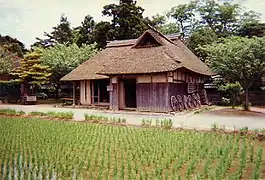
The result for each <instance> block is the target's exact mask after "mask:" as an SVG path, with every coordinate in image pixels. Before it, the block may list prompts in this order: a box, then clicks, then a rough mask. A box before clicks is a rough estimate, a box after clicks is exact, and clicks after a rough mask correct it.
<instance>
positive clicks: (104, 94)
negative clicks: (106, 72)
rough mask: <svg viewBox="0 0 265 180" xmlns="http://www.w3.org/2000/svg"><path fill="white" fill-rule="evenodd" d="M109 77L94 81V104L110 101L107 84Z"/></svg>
mask: <svg viewBox="0 0 265 180" xmlns="http://www.w3.org/2000/svg"><path fill="white" fill-rule="evenodd" d="M108 85H109V80H108V79H100V80H94V81H92V95H91V96H92V101H93V103H94V104H100V103H109V92H108V91H107V86H108Z"/></svg>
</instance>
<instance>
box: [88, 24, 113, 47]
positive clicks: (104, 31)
mask: <svg viewBox="0 0 265 180" xmlns="http://www.w3.org/2000/svg"><path fill="white" fill-rule="evenodd" d="M110 30H111V24H110V23H109V22H105V21H101V22H99V23H97V24H96V26H95V29H94V30H93V40H94V41H95V42H96V43H97V47H98V48H105V47H106V45H107V41H108V40H112V39H113V38H112V37H111V34H110Z"/></svg>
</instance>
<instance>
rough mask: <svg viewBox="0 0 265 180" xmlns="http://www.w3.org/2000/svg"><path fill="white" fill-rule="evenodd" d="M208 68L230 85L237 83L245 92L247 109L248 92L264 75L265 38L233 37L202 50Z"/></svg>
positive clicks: (246, 106) (246, 107)
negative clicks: (205, 54)
mask: <svg viewBox="0 0 265 180" xmlns="http://www.w3.org/2000/svg"><path fill="white" fill-rule="evenodd" d="M204 50H205V51H206V53H207V54H208V56H207V62H208V64H209V65H210V67H211V68H212V69H213V70H214V71H215V72H216V73H218V74H219V75H221V76H222V77H224V78H225V80H226V81H228V82H230V83H235V82H236V81H238V82H239V83H240V84H241V86H242V87H243V88H244V90H245V103H244V107H245V109H246V110H247V109H248V103H249V101H248V91H249V88H250V86H251V85H252V83H253V82H254V81H255V80H256V79H257V77H260V76H264V75H265V38H264V37H263V38H257V37H255V38H242V37H234V38H229V39H224V40H223V42H222V43H214V44H212V45H208V46H206V47H205V48H204Z"/></svg>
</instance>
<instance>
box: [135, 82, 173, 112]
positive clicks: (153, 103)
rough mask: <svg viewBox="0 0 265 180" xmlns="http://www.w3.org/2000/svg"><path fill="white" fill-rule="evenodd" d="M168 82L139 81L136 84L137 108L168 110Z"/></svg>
mask: <svg viewBox="0 0 265 180" xmlns="http://www.w3.org/2000/svg"><path fill="white" fill-rule="evenodd" d="M168 87H169V86H168V83H139V84H137V85H136V101H137V110H139V111H152V112H167V111H169V110H170V104H169V96H168Z"/></svg>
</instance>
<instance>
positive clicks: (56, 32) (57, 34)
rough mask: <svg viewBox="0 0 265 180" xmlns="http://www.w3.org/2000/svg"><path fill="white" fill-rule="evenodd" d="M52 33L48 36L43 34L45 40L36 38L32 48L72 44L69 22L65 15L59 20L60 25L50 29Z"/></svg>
mask: <svg viewBox="0 0 265 180" xmlns="http://www.w3.org/2000/svg"><path fill="white" fill-rule="evenodd" d="M52 29H53V31H52V32H51V33H50V34H49V33H47V32H44V35H45V36H46V37H47V38H46V39H40V38H36V39H37V42H36V43H35V44H34V45H33V46H36V45H37V46H38V45H41V46H43V47H49V46H54V45H55V44H58V43H59V44H71V43H72V42H73V34H72V29H71V26H70V22H69V21H68V20H67V17H66V16H65V15H62V16H61V18H60V23H59V24H58V25H57V26H55V27H53V28H52Z"/></svg>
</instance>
